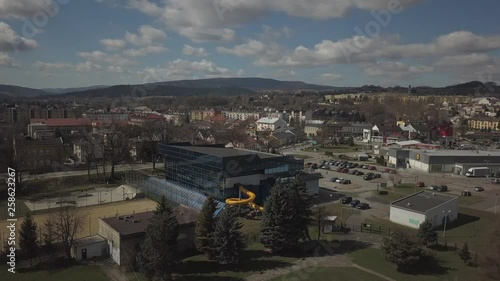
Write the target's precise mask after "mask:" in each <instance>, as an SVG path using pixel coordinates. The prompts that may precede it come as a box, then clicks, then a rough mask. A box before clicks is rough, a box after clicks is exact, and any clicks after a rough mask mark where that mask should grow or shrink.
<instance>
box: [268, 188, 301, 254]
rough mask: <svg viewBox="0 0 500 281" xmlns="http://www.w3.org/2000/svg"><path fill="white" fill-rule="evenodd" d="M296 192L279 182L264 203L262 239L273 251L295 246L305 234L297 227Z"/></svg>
mask: <svg viewBox="0 0 500 281" xmlns="http://www.w3.org/2000/svg"><path fill="white" fill-rule="evenodd" d="M295 194H296V191H294V190H293V189H292V188H288V187H286V186H284V185H283V184H280V183H277V184H275V185H274V187H273V188H272V190H271V194H270V196H269V197H268V198H267V200H266V203H265V204H264V212H263V216H262V223H261V237H260V241H261V243H262V244H263V245H264V246H265V247H267V248H268V249H270V250H271V252H273V253H275V252H280V251H282V250H285V249H290V248H292V247H295V246H296V245H297V243H298V240H299V238H300V237H301V236H302V234H303V229H302V228H297V219H298V218H297V212H296V210H295V206H294V205H295V202H294V197H296V196H295Z"/></svg>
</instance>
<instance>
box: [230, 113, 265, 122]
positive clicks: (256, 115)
mask: <svg viewBox="0 0 500 281" xmlns="http://www.w3.org/2000/svg"><path fill="white" fill-rule="evenodd" d="M222 116H224V117H227V118H229V119H234V120H242V121H245V120H248V119H254V120H258V119H259V118H260V117H261V116H262V113H259V112H238V111H223V112H222Z"/></svg>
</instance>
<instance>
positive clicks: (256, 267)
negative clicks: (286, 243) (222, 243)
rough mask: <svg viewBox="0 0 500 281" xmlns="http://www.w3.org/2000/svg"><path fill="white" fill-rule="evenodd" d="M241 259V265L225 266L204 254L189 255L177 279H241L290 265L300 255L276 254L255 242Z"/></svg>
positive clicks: (186, 280) (179, 270)
mask: <svg viewBox="0 0 500 281" xmlns="http://www.w3.org/2000/svg"><path fill="white" fill-rule="evenodd" d="M241 259H242V261H244V262H242V263H241V264H239V265H227V266H224V265H219V264H217V263H215V262H212V261H209V260H208V259H207V258H206V256H203V255H198V256H193V257H189V258H187V259H185V260H184V261H183V263H182V264H181V265H180V267H179V269H178V270H176V273H177V274H178V275H177V277H178V278H177V279H176V280H183V281H191V280H192V281H202V280H239V279H242V278H245V277H247V276H250V275H253V274H258V273H259V272H261V271H264V270H270V269H274V268H277V267H283V266H289V265H291V264H292V263H293V262H294V261H296V260H297V259H298V257H294V256H275V255H272V254H270V253H268V252H266V251H265V249H264V246H262V245H261V244H259V243H253V244H249V245H248V247H247V248H246V249H245V250H244V251H243V253H242V258H241Z"/></svg>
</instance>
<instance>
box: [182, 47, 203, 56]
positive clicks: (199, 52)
mask: <svg viewBox="0 0 500 281" xmlns="http://www.w3.org/2000/svg"><path fill="white" fill-rule="evenodd" d="M182 54H183V55H185V56H196V57H206V56H208V53H207V51H205V49H204V48H202V47H199V48H196V47H193V46H190V45H184V47H183V48H182Z"/></svg>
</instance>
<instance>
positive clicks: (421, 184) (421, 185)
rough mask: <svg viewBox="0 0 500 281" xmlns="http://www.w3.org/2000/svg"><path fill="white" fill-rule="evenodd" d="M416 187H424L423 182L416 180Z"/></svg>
mask: <svg viewBox="0 0 500 281" xmlns="http://www.w3.org/2000/svg"><path fill="white" fill-rule="evenodd" d="M417 187H425V183H424V182H423V181H419V182H417Z"/></svg>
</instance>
